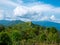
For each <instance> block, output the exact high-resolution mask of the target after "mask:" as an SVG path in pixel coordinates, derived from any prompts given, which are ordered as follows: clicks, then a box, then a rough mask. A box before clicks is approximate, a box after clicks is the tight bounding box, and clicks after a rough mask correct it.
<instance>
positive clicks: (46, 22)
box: [0, 20, 60, 30]
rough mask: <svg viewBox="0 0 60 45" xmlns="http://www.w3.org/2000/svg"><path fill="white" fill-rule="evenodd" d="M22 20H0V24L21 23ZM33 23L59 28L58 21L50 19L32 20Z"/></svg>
mask: <svg viewBox="0 0 60 45" xmlns="http://www.w3.org/2000/svg"><path fill="white" fill-rule="evenodd" d="M22 22H23V21H21V20H14V21H9V20H0V25H4V26H10V25H14V24H18V23H22ZM32 23H33V24H37V25H41V26H46V27H55V28H56V29H58V30H60V23H55V22H50V21H32Z"/></svg>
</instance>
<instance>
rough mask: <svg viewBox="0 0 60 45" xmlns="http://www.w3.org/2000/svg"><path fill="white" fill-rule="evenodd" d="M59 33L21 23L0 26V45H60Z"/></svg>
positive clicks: (51, 29) (52, 28)
mask: <svg viewBox="0 0 60 45" xmlns="http://www.w3.org/2000/svg"><path fill="white" fill-rule="evenodd" d="M59 34H60V32H59V31H58V30H57V29H56V28H54V27H50V28H47V27H42V26H40V25H35V24H33V23H32V22H23V23H19V24H15V25H10V26H8V27H5V26H3V25H0V45H60V35H59Z"/></svg>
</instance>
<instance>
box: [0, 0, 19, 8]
mask: <svg viewBox="0 0 60 45" xmlns="http://www.w3.org/2000/svg"><path fill="white" fill-rule="evenodd" d="M0 4H1V5H7V6H14V7H16V6H18V5H19V4H17V3H15V2H12V1H11V0H0Z"/></svg>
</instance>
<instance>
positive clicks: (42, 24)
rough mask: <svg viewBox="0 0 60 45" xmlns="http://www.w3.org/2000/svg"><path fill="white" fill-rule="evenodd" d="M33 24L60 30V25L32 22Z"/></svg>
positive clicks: (48, 22) (47, 22)
mask: <svg viewBox="0 0 60 45" xmlns="http://www.w3.org/2000/svg"><path fill="white" fill-rule="evenodd" d="M32 23H34V24H37V25H41V26H46V27H55V28H56V29H58V30H60V23H55V22H50V21H32Z"/></svg>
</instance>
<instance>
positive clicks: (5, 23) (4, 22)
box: [0, 20, 23, 26]
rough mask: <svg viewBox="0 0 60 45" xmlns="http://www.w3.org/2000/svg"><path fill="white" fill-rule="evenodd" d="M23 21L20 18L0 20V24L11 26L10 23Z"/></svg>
mask: <svg viewBox="0 0 60 45" xmlns="http://www.w3.org/2000/svg"><path fill="white" fill-rule="evenodd" d="M22 22H23V21H20V20H14V21H9V20H0V25H4V26H9V25H14V24H18V23H22Z"/></svg>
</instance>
